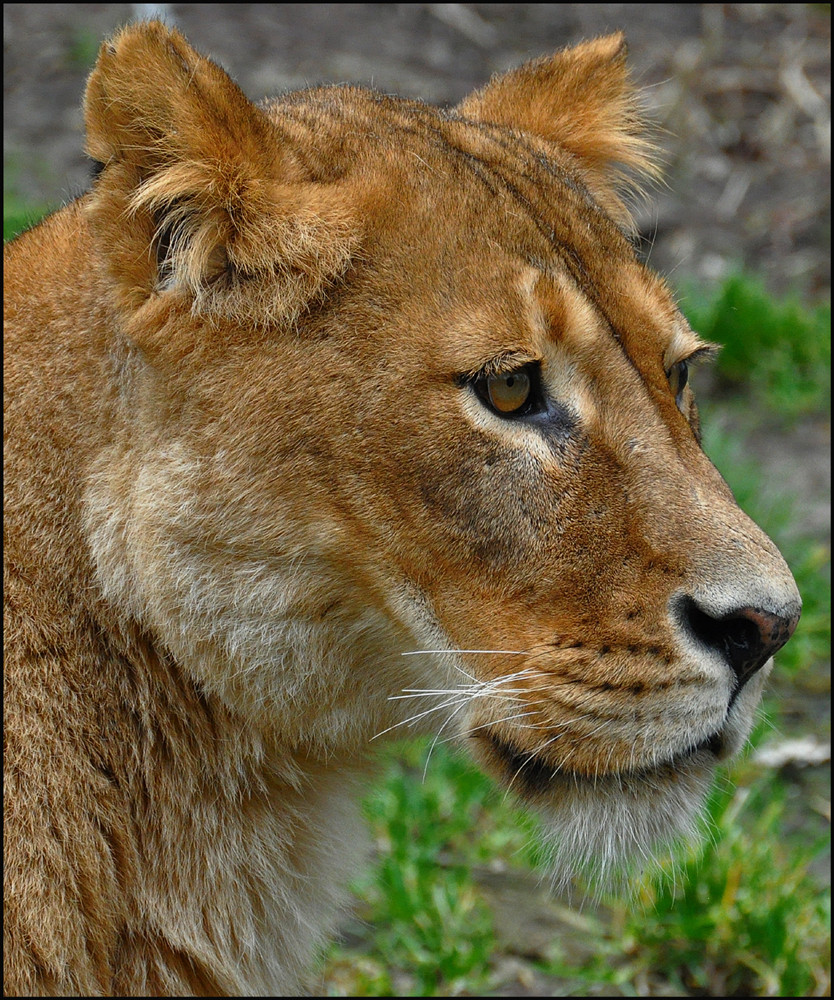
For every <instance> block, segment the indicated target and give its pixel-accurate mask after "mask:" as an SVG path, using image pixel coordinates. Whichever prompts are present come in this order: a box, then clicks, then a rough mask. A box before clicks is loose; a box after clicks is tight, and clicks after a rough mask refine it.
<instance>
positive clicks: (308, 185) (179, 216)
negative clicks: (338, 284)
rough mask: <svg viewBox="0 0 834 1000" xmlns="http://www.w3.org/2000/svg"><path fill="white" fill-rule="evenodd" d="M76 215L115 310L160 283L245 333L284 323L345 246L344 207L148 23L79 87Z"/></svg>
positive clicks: (338, 262)
mask: <svg viewBox="0 0 834 1000" xmlns="http://www.w3.org/2000/svg"><path fill="white" fill-rule="evenodd" d="M85 115H86V123H87V149H88V152H89V153H90V155H91V156H92V157H93V159H94V160H97V161H98V162H100V163H102V164H103V166H104V169H103V170H102V172H101V174H100V175H99V178H98V180H97V182H96V185H95V189H94V192H93V196H92V198H91V203H90V208H89V218H90V220H91V223H92V225H93V230H94V233H96V234H97V235H98V236H99V237H100V239H101V246H102V250H103V252H104V253H105V255H106V257H107V260H108V264H109V270H110V273H111V275H112V276H113V277H115V278H116V281H117V284H118V286H119V289H120V292H121V298H122V301H123V303H124V304H125V305H129V306H130V307H131V308H136V307H137V306H138V305H139V304H141V302H142V301H144V299H145V298H146V297H147V296H148V295H149V294H150V293H151V292H152V291H153V290H154V288H158V287H160V284H164V285H166V286H170V285H177V286H181V287H185V288H187V289H188V290H189V291H190V293H191V294H192V295H193V296H194V304H195V308H197V309H198V310H206V311H209V312H219V313H222V314H224V315H228V316H233V317H238V318H244V317H245V318H246V319H247V320H249V321H255V322H260V323H264V322H270V321H271V320H273V319H278V318H281V317H286V316H288V315H290V316H291V315H293V314H297V312H298V311H300V309H302V308H303V307H304V305H305V304H306V302H307V301H309V299H310V298H311V297H313V296H314V295H316V293H317V292H318V291H319V290H320V289H321V287H322V285H323V284H324V283H326V282H327V281H329V280H331V279H332V278H333V277H334V276H336V275H338V274H339V273H341V271H342V270H344V268H345V267H346V266H347V263H348V261H349V260H350V257H351V253H352V251H353V248H354V246H355V243H356V237H357V234H356V227H355V225H354V222H353V219H352V218H351V212H350V209H349V205H348V203H347V200H346V199H345V197H344V195H343V194H342V193H341V192H339V191H337V190H336V189H335V187H334V186H332V185H325V184H319V183H314V182H313V181H312V180H311V179H310V178H308V177H307V176H306V175H305V172H304V170H303V168H302V167H301V166H300V163H299V159H298V157H297V156H296V155H295V153H294V151H293V150H292V149H291V148H290V147H289V144H288V142H287V140H286V138H285V137H284V136H283V135H282V134H281V133H280V130H279V129H278V128H277V127H276V126H275V125H274V124H273V122H272V121H271V120H270V119H269V118H268V117H267V115H266V114H265V113H264V112H263V111H261V110H260V109H259V108H257V107H256V106H255V105H254V104H252V103H251V102H250V101H249V100H248V99H247V98H246V96H245V95H244V94H243V92H242V91H241V90H240V88H239V87H238V86H237V85H236V84H235V83H234V82H233V81H232V80H231V79H230V77H229V76H228V75H227V74H226V73H225V72H224V71H223V70H222V69H220V68H219V67H218V66H216V65H215V64H214V63H212V62H211V61H210V60H208V59H204V58H203V57H201V56H200V55H198V53H197V52H195V51H194V49H192V48H191V46H190V45H188V43H187V42H186V41H185V39H184V38H183V37H182V36H181V35H180V34H179V33H178V32H176V31H174V30H172V29H169V28H167V27H165V26H164V25H162V24H159V23H156V22H150V23H142V24H138V25H134V26H131V27H129V28H126V29H124V30H123V31H122V32H121V33H120V34H119V35H117V36H116V38H115V39H114V40H113V41H112V42H110V43H107V44H105V45H103V46H102V49H101V51H100V54H99V58H98V61H97V63H96V66H95V69H94V70H93V72H92V74H91V76H90V79H89V81H88V84H87V93H86V100H85Z"/></svg>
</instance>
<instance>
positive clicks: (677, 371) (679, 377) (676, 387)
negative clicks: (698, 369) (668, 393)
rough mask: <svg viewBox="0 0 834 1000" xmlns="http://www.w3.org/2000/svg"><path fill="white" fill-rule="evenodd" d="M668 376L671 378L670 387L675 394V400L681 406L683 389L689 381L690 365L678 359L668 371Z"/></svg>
mask: <svg viewBox="0 0 834 1000" xmlns="http://www.w3.org/2000/svg"><path fill="white" fill-rule="evenodd" d="M666 378H668V379H669V387H670V388H671V390H672V392H673V394H674V396H675V402H676V403H677V404H678V406H680V405H681V402H682V397H683V390H684V388H685V386H686V383H687V382H688V381H689V365H688V364H687V363H686V362H685V361H678V363H677V364H674V365H672V367H671V368H670V369H669V371H668V372H666Z"/></svg>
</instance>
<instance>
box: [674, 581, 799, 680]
mask: <svg viewBox="0 0 834 1000" xmlns="http://www.w3.org/2000/svg"><path fill="white" fill-rule="evenodd" d="M678 618H679V622H680V624H681V625H682V626H683V627H684V629H686V631H687V632H689V634H690V635H691V636H692V637H693V638H694V639H696V640H697V641H698V642H700V643H701V644H702V645H704V646H708V647H709V648H710V649H713V650H715V651H716V652H718V653H720V654H721V656H722V657H723V658H724V660H725V661H726V662H727V664H728V665H729V666H730V668H731V669H732V671H733V673H734V674H735V676H736V687H735V690H734V692H733V696H734V697H735V695H737V694H738V692H739V691H740V690H741V689H742V688H743V687H744V685H745V684H746V683H747V682H748V681H749V680H750V678H751V677H752V676H753V675H754V674H755V673H756V672H757V671H758V670H761V668H762V667H763V666H764V665H765V663H767V661H768V660H769V659H770V658H771V656H773V654H774V653H776V652H777V650H780V649H781V648H782V647H783V646H784V645H785V643H786V642H787V641H788V639H790V637H791V636H792V635H793V631H794V629H795V628H796V623H797V622H798V621H799V607H798V606H792V607H790V608H789V609H786V610H785V611H784V612H783V613H781V614H774V613H773V612H771V611H765V610H763V609H762V608H752V607H739V608H734V609H733V610H732V611H729V612H727V613H725V614H722V615H721V616H720V617H716V615H715V614H711V613H709V612H708V611H706V610H704V608H703V607H702V606H700V605H699V604H698V603H697V602H696V601H695V600H694V599H693V598H691V597H686V598H684V599H683V600H682V601H681V602H680V603H679V605H678Z"/></svg>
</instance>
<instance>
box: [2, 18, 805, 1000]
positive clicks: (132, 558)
mask: <svg viewBox="0 0 834 1000" xmlns="http://www.w3.org/2000/svg"><path fill="white" fill-rule="evenodd" d="M624 59H625V53H624V46H623V39H622V37H621V36H619V35H615V36H612V37H610V38H604V39H598V40H596V41H593V42H589V43H587V44H584V45H582V46H579V47H577V48H574V49H570V50H566V51H565V52H563V53H558V54H557V55H555V56H553V57H552V58H550V59H543V60H539V61H536V62H534V63H531V64H528V65H527V66H525V67H522V68H521V69H519V70H516V71H514V72H511V73H509V74H507V75H505V76H503V77H498V78H496V79H495V80H493V81H492V82H491V83H490V84H488V85H487V86H486V87H485V88H484V89H483V90H481V91H479V92H477V93H476V94H473V95H471V96H470V97H469V98H467V99H466V100H465V101H464V102H463V103H462V104H461V105H460V107H459V108H457V109H453V110H450V111H440V110H437V109H433V108H430V107H427V106H424V105H422V104H419V103H416V102H409V101H399V100H397V99H394V98H389V97H383V96H381V95H378V94H375V93H373V92H371V91H365V90H360V89H356V88H350V87H337V88H319V89H316V90H312V91H308V92H303V93H299V94H290V95H287V96H286V97H284V98H281V99H279V100H276V101H273V102H270V103H266V104H263V105H260V106H256V105H254V104H252V103H251V102H250V101H249V100H248V99H247V98H246V97H245V96H244V95H243V94H242V93H241V91H240V90H239V88H238V87H237V86H236V85H235V84H234V83H233V82H232V81H231V80H230V79H229V77H228V76H227V75H226V74H225V73H224V72H223V71H222V70H220V69H219V68H218V67H217V66H215V65H213V64H212V63H211V62H209V61H208V60H206V59H204V58H201V57H200V56H199V55H198V54H197V53H196V52H194V50H193V49H191V47H190V46H189V45H188V44H187V43H186V42H185V40H184V39H183V38H182V37H181V36H180V35H179V34H177V33H176V32H175V31H171V30H169V29H167V28H165V27H163V26H162V25H160V24H144V25H140V26H135V27H131V28H127V29H125V30H124V31H123V32H121V33H120V34H119V35H117V36H116V38H115V39H113V41H112V42H108V43H106V44H105V45H104V46H103V47H102V50H101V53H100V56H99V60H98V63H97V65H96V68H95V69H94V71H93V73H92V75H91V77H90V80H89V83H88V87H87V95H86V103H85V113H86V126H87V143H88V151H89V153H90V155H91V156H92V157H93V158H94V159H95V160H97V161H98V162H99V163H100V164H102V171H101V173H100V175H99V176H98V177H97V179H96V181H95V182H94V184H93V187H92V190H91V191H90V192H89V193H88V194H86V195H84V196H83V197H81V198H80V199H78V200H77V201H75V202H73V203H72V204H70V205H67V206H66V207H65V208H63V209H62V210H61V211H59V212H57V213H56V214H55V215H53V216H51V217H50V218H49V219H47V220H45V221H44V222H43V223H41V224H40V225H39V226H37V227H36V228H35V229H34V230H32V231H30V232H29V233H26V234H25V235H23V236H21V237H19V238H18V239H17V240H15V241H14V242H13V243H12V244H11V245H10V246H9V247H7V249H6V255H5V275H4V277H5V317H6V340H5V352H6V353H5V361H6V400H5V427H4V429H5V447H6V459H5V461H6V465H5V475H6V480H5V491H6V492H5V503H6V534H5V549H4V555H5V559H6V576H5V581H6V592H5V597H6V610H5V626H6V646H5V664H4V665H5V726H6V771H5V796H6V800H5V815H4V823H5V844H4V846H5V858H6V866H5V883H4V888H5V892H4V909H5V942H4V965H5V989H6V994H7V995H15V996H17V995H74V994H77V995H84V996H97V995H113V996H140V995H151V996H163V995H172V996H173V995H179V996H188V995H262V996H269V995H294V994H295V993H296V992H297V991H298V989H299V988H300V984H302V983H303V979H304V974H305V970H306V969H307V968H308V964H309V961H310V958H311V955H312V952H313V950H314V948H315V946H316V944H317V943H319V942H320V941H322V939H323V937H324V936H325V935H326V934H327V932H328V931H329V929H330V928H331V926H332V924H333V922H334V920H335V918H336V915H337V913H338V906H339V900H340V898H341V892H342V886H343V885H344V883H345V881H346V879H347V876H348V874H349V873H350V871H351V869H352V866H353V865H354V863H355V862H357V861H358V860H360V859H359V857H358V855H361V850H362V848H361V838H360V837H359V835H358V830H357V822H356V816H355V806H354V801H355V798H356V793H357V785H358V784H359V782H360V781H361V780H362V777H363V775H364V774H365V773H366V768H367V765H366V763H365V761H366V757H367V754H368V749H369V746H370V745H371V741H372V740H373V738H374V737H376V736H377V735H379V734H389V733H392V732H394V733H396V732H400V731H401V730H402V728H403V725H404V723H406V722H407V723H409V727H410V729H412V730H416V731H421V732H437V731H438V730H440V731H443V732H444V733H445V734H447V735H451V734H452V732H455V733H457V735H458V736H459V737H460V739H461V740H462V741H463V742H466V743H467V744H468V745H469V746H470V748H471V749H472V750H473V752H474V753H475V754H476V756H477V757H478V758H479V759H480V760H481V761H482V762H483V764H484V766H485V767H486V768H487V769H488V770H490V771H491V772H492V773H494V774H495V776H496V777H497V778H498V779H499V780H501V781H504V782H505V783H507V784H508V785H509V786H510V787H512V788H513V789H514V790H517V791H518V792H519V793H520V794H521V795H522V796H523V797H525V798H526V799H527V800H528V801H529V802H530V803H531V804H532V805H534V806H536V807H537V808H539V809H540V810H541V811H542V814H543V815H544V817H545V818H546V819H547V820H549V822H550V823H551V825H552V829H553V831H554V834H553V836H554V838H555V843H556V846H555V853H556V855H557V863H559V864H562V866H563V867H564V868H565V870H568V869H570V868H571V867H576V868H584V867H586V866H587V865H588V864H589V863H590V861H591V857H593V858H596V859H598V860H600V861H601V863H602V864H603V865H607V864H608V863H609V862H610V861H612V860H615V859H622V858H627V857H629V856H631V855H638V856H639V855H642V854H645V853H646V852H649V851H650V850H651V849H652V845H653V844H654V843H655V842H657V841H662V840H665V839H668V838H670V837H673V836H675V835H676V834H678V833H680V832H682V831H685V830H686V829H687V828H688V827H689V826H690V825H691V823H692V821H693V817H694V816H695V815H696V814H697V811H698V807H699V803H700V800H701V797H702V795H703V790H704V788H705V786H706V784H707V782H708V779H709V776H710V774H711V772H712V769H713V768H714V766H715V764H716V762H717V760H718V759H719V758H722V757H726V756H728V755H729V754H731V753H732V752H734V751H735V750H736V749H737V748H738V747H739V746H740V745H741V743H742V741H743V740H744V738H745V735H746V733H747V731H748V729H749V726H750V722H751V719H752V715H753V711H754V709H755V705H756V703H757V700H758V697H759V694H760V690H761V686H762V681H763V678H764V675H765V674H766V672H767V671H766V670H762V671H760V673H759V674H758V675H757V676H756V677H755V678H754V679H753V680H751V681H749V682H748V683H747V685H746V687H744V689H743V690H742V691H741V693H740V694H739V695H738V697H735V699H734V700H733V701H731V696H732V695H733V690H734V689H733V683H734V682H733V679H732V677H731V673H730V671H729V669H728V667H727V663H726V662H724V661H723V660H722V659H721V657H720V656H719V655H718V654H717V653H715V652H714V651H710V650H709V649H707V648H704V646H703V643H701V644H699V643H698V642H697V641H695V640H694V639H693V637H692V635H690V634H688V633H687V631H686V629H684V628H682V627H681V623H680V621H679V620H678V619H676V617H675V612H674V609H675V607H676V606H677V605H676V604H675V601H676V600H677V598H678V597H679V596H680V595H689V596H690V597H691V598H692V600H693V601H694V602H695V603H696V604H697V606H698V607H699V608H701V609H702V610H703V613H704V614H706V615H707V616H714V617H715V618H716V619H717V620H718V619H721V617H722V616H724V615H725V614H726V613H728V612H729V611H731V610H732V609H734V608H738V607H741V608H757V609H765V610H766V611H768V613H771V614H773V615H777V614H778V615H779V616H781V619H783V620H784V621H785V622H786V623H787V624H786V626H785V629H786V631H789V630H790V628H792V626H793V623H795V620H796V617H797V616H798V610H799V601H798V595H797V594H796V590H795V587H794V585H793V581H792V579H791V576H790V573H789V571H788V569H787V567H786V566H785V565H784V563H783V562H782V560H781V557H780V556H779V554H778V552H777V551H776V550H775V548H774V547H773V545H772V544H771V543H770V542H769V540H768V539H766V538H765V536H764V535H762V533H761V532H760V531H759V530H758V529H757V528H756V527H755V525H753V524H752V523H751V522H750V521H749V520H748V519H747V518H746V517H745V516H744V515H743V514H742V513H741V511H740V510H739V509H738V508H737V507H736V505H735V503H734V501H733V499H732V497H731V496H730V494H729V491H728V490H727V488H726V486H725V485H724V483H723V482H722V480H721V478H720V477H719V476H718V474H717V473H716V472H715V470H714V469H713V468H712V466H711V465H710V464H709V462H708V461H707V459H706V458H705V457H704V455H703V453H702V452H701V450H700V448H699V445H698V440H697V415H696V411H695V407H694V402H693V400H692V395H691V392H690V390H689V388H688V386H687V387H681V386H680V383H675V382H674V380H673V378H672V374H671V373H673V372H676V371H678V370H679V366H680V364H681V363H682V362H683V361H684V360H685V359H686V358H689V357H691V356H692V355H693V354H694V353H697V352H699V351H701V350H702V349H703V347H704V345H702V344H701V343H700V341H698V339H697V337H696V336H695V334H693V333H692V331H691V330H689V328H688V327H687V325H686V323H685V321H684V320H683V318H682V317H681V315H680V314H679V312H678V311H677V309H676V308H675V305H674V303H673V302H672V300H671V298H670V295H669V293H668V291H667V289H666V288H665V286H664V284H663V282H662V281H661V280H660V279H658V278H657V277H655V276H653V275H651V274H650V273H649V272H648V271H646V270H645V268H644V267H643V266H642V265H641V264H640V263H639V262H638V260H637V258H636V256H635V254H634V251H633V249H632V247H631V244H630V243H629V240H628V238H627V233H626V232H625V227H626V226H627V224H628V210H627V202H628V199H629V197H630V192H632V191H633V190H634V187H633V185H634V183H636V182H639V179H640V177H643V178H646V177H651V176H653V175H654V174H655V173H656V170H655V166H654V163H653V159H652V156H653V153H652V149H651V145H650V143H649V142H647V140H646V139H645V138H644V135H643V131H642V128H641V126H640V123H639V117H638V115H637V112H636V103H635V96H634V93H633V91H632V89H631V86H630V84H629V82H628V78H627V75H626V70H625V64H624ZM629 173H630V174H631V182H630V184H631V186H629V184H627V183H626V175H628V174H629ZM525 366H528V367H529V366H532V367H531V368H530V370H533V369H535V370H537V371H540V373H541V379H542V385H543V390H542V391H543V392H545V394H546V396H547V399H548V400H549V401H550V402H549V403H548V406H549V409H548V410H547V413H546V414H544V413H540V414H538V415H537V416H536V418H535V419H530V420H526V419H518V420H516V419H507V418H505V417H502V416H501V414H500V413H498V412H497V411H495V410H494V409H493V408H491V407H490V405H488V401H487V400H486V399H485V398H484V395H483V389H482V387H483V385H484V384H486V382H485V380H486V379H487V378H492V377H496V376H498V375H501V374H502V373H509V374H510V375H512V373H514V372H518V371H526V370H527V368H526V367H525ZM676 366H678V367H677V368H676ZM479 386H480V387H481V388H478V387H479ZM537 421H538V422H537ZM403 654H412V655H403ZM403 694H405V695H407V697H400V696H401V695H403Z"/></svg>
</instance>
